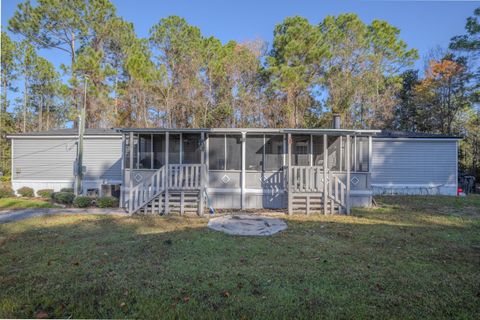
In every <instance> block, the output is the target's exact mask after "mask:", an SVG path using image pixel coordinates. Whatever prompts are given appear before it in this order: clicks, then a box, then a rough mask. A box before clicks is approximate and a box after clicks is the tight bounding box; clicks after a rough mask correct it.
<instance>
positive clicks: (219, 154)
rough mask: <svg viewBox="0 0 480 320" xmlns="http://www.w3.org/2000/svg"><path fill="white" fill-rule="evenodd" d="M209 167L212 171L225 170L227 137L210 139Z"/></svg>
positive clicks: (213, 136)
mask: <svg viewBox="0 0 480 320" xmlns="http://www.w3.org/2000/svg"><path fill="white" fill-rule="evenodd" d="M208 167H209V169H210V170H225V136H224V135H210V136H209V137H208Z"/></svg>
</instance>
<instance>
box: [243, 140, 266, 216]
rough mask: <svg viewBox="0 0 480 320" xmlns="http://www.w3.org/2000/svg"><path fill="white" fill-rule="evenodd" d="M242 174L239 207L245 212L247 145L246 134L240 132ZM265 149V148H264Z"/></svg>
mask: <svg viewBox="0 0 480 320" xmlns="http://www.w3.org/2000/svg"><path fill="white" fill-rule="evenodd" d="M241 141H242V173H241V184H242V185H241V188H242V199H241V207H242V210H245V157H246V155H245V150H246V144H247V134H246V132H242V140H241ZM264 149H265V148H264Z"/></svg>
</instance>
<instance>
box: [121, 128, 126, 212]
mask: <svg viewBox="0 0 480 320" xmlns="http://www.w3.org/2000/svg"><path fill="white" fill-rule="evenodd" d="M124 192H125V134H124V133H123V132H122V186H121V187H120V207H121V208H125V203H124V201H125V195H124Z"/></svg>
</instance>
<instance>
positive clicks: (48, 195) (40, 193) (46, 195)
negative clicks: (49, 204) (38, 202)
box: [37, 189, 53, 198]
mask: <svg viewBox="0 0 480 320" xmlns="http://www.w3.org/2000/svg"><path fill="white" fill-rule="evenodd" d="M37 195H38V196H39V197H42V198H51V197H52V195H53V189H41V190H38V191H37Z"/></svg>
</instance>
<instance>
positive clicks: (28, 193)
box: [17, 187, 35, 198]
mask: <svg viewBox="0 0 480 320" xmlns="http://www.w3.org/2000/svg"><path fill="white" fill-rule="evenodd" d="M17 193H18V194H19V195H20V196H22V197H27V198H32V197H34V196H35V192H34V191H33V189H32V188H30V187H21V188H20V189H18V190H17Z"/></svg>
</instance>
